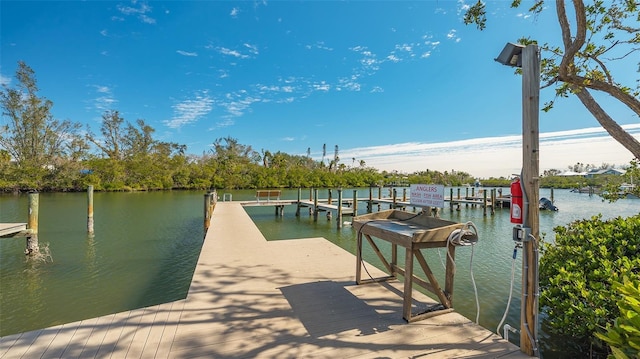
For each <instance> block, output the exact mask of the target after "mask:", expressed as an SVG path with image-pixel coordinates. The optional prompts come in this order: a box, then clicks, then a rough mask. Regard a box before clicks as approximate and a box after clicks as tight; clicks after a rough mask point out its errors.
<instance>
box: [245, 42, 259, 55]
mask: <svg viewBox="0 0 640 359" xmlns="http://www.w3.org/2000/svg"><path fill="white" fill-rule="evenodd" d="M244 47H246V48H247V49H249V52H250V53H252V54H254V55H258V54H259V52H258V47H257V46H255V45H251V44H244Z"/></svg>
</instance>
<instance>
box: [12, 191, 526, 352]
mask: <svg viewBox="0 0 640 359" xmlns="http://www.w3.org/2000/svg"><path fill="white" fill-rule="evenodd" d="M355 267H356V265H355V256H354V255H353V254H351V253H348V252H347V251H345V250H343V249H342V248H340V247H338V246H336V245H334V244H332V243H331V242H329V241H327V240H325V239H323V238H308V239H299V240H282V241H269V242H268V241H266V240H265V238H264V236H263V235H262V234H261V233H260V231H259V230H258V229H257V227H256V226H255V224H253V222H252V221H251V219H250V218H249V216H248V215H247V213H246V212H245V211H244V210H243V208H242V206H241V205H240V204H239V203H238V202H218V204H217V205H216V208H215V211H214V213H213V216H212V220H211V225H210V227H209V231H208V232H207V235H206V238H205V240H204V243H203V246H202V251H201V253H200V257H199V260H198V263H197V265H196V269H195V273H194V276H193V280H192V283H191V286H190V289H189V292H188V294H187V297H186V299H183V300H178V301H175V302H171V303H165V304H161V305H156V306H152V307H148V308H141V309H136V310H131V311H127V312H122V313H117V314H112V315H107V316H103V317H98V318H92V319H87V320H83V321H79V322H74V323H68V324H63V325H59V326H55V327H50V328H45V329H41V330H35V331H32V332H27V333H21V334H15V335H10V336H6V337H3V338H0V358H2V359H9V358H11V359H13V358H72V357H73V358H105V357H111V358H399V357H423V356H424V357H427V356H428V357H431V358H509V359H515V358H529V357H528V356H527V355H525V354H523V353H521V352H520V351H519V349H518V348H517V347H516V346H515V345H513V344H510V343H508V342H507V341H505V340H503V339H502V338H500V337H499V336H497V335H495V334H492V333H491V332H489V331H488V330H485V329H483V328H481V327H479V326H477V325H475V324H474V323H472V322H471V321H469V320H468V319H466V318H464V317H462V316H461V315H459V314H457V313H455V312H453V313H449V314H443V315H440V316H436V317H433V318H429V319H426V320H423V321H419V322H415V323H411V324H407V323H406V322H405V321H404V320H403V319H402V292H401V291H402V284H401V283H400V282H397V281H391V282H386V283H384V284H369V285H360V286H356V285H355V283H354V273H355ZM368 268H369V270H370V271H371V272H372V275H377V273H376V270H375V268H373V267H372V266H368ZM416 299H418V300H421V301H430V300H431V299H428V298H427V297H423V296H421V297H418V298H416Z"/></svg>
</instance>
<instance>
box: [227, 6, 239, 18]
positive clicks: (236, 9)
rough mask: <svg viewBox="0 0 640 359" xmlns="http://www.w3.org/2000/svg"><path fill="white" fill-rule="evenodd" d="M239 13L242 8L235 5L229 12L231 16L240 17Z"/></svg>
mask: <svg viewBox="0 0 640 359" xmlns="http://www.w3.org/2000/svg"><path fill="white" fill-rule="evenodd" d="M239 13H240V9H238V8H237V7H234V8H233V9H231V12H230V13H229V15H230V16H231V17H238V14H239Z"/></svg>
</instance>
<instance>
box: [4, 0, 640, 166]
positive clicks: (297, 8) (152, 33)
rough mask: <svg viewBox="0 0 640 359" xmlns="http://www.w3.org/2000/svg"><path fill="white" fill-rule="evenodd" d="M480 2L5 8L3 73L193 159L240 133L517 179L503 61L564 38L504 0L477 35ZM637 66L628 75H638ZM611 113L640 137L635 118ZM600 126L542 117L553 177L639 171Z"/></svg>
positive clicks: (70, 114)
mask: <svg viewBox="0 0 640 359" xmlns="http://www.w3.org/2000/svg"><path fill="white" fill-rule="evenodd" d="M470 3H471V2H470V1H468V2H466V3H465V2H464V1H443V0H440V1H302V2H299V1H296V2H294V1H171V2H161V1H151V2H142V1H134V2H128V1H85V2H76V1H45V2H35V1H2V2H1V3H0V6H1V19H0V20H1V56H0V57H1V66H0V75H1V81H2V82H3V83H5V84H9V86H11V81H15V80H14V79H13V75H14V73H15V69H16V66H17V62H18V61H19V60H23V61H25V62H26V63H27V64H28V65H29V66H31V67H32V68H33V69H34V71H35V73H36V77H37V80H38V84H39V87H40V93H39V94H40V96H44V97H46V98H48V99H50V100H51V101H53V103H54V106H53V114H54V116H55V117H56V118H60V119H69V120H72V121H76V122H82V123H84V124H86V125H88V126H90V127H91V129H92V130H93V132H95V133H99V126H100V118H101V115H102V114H103V113H104V111H106V110H112V109H113V110H118V111H120V112H121V114H122V116H123V117H124V118H125V119H126V120H127V121H129V122H132V123H134V122H135V121H136V120H137V119H144V120H145V121H146V122H147V123H148V124H150V125H151V126H153V127H154V128H155V129H156V137H157V138H158V139H160V140H164V141H172V142H177V143H180V144H185V145H187V147H188V152H189V153H193V154H202V153H203V151H208V150H209V148H210V147H209V146H210V144H211V143H213V142H214V141H215V140H216V139H217V138H223V137H227V136H230V137H233V138H236V139H237V140H238V141H239V143H241V144H245V145H251V146H252V147H253V148H254V149H255V150H258V151H261V150H269V151H271V152H276V151H283V152H287V153H290V154H300V155H304V154H306V152H307V148H310V149H311V155H312V157H314V158H316V159H320V158H321V157H322V147H323V144H326V146H327V157H332V156H333V151H334V147H335V146H336V145H338V146H339V156H340V158H341V162H342V163H345V164H347V165H352V164H354V163H355V164H356V165H357V163H359V161H360V160H364V161H365V163H366V164H367V165H368V166H373V167H377V168H379V169H383V170H398V171H401V172H413V171H417V170H424V169H433V170H441V171H444V170H452V169H455V170H462V171H466V172H469V173H471V174H473V175H476V176H479V177H489V176H508V175H509V174H511V173H517V172H519V168H520V167H521V155H520V151H521V150H520V148H521V147H520V140H519V138H520V137H519V136H520V134H521V132H522V129H521V123H522V120H521V78H520V77H519V76H516V75H514V74H513V70H512V69H510V68H507V67H504V66H501V65H499V64H498V63H496V62H495V61H494V60H493V59H494V58H495V57H496V56H497V55H498V54H499V53H500V51H501V50H502V48H503V46H504V44H505V43H506V42H509V41H512V42H515V41H516V40H517V39H518V38H520V37H522V36H531V37H533V38H536V39H538V40H539V41H540V42H550V43H555V44H558V41H559V40H560V30H559V27H558V25H557V21H556V20H555V11H554V10H553V9H550V10H548V11H545V12H543V14H541V15H539V16H537V17H533V16H529V15H528V14H526V13H525V12H524V9H510V8H509V3H510V1H499V2H489V3H488V4H487V9H488V11H489V24H488V25H489V26H488V29H487V30H485V31H478V30H477V29H476V28H475V27H474V26H465V25H464V24H463V22H462V15H463V13H464V10H465V6H466V5H467V4H470ZM625 66H627V67H625ZM633 66H634V64H633V63H631V64H626V65H625V64H621V65H620V66H618V68H616V69H615V70H618V73H621V74H623V75H622V76H620V75H618V76H619V77H621V78H622V79H624V78H625V76H624V75H627V76H628V75H631V78H637V72H636V70H637V69H635V68H634V67H633ZM635 66H637V64H635ZM629 85H634V83H629ZM552 98H553V89H545V90H543V91H542V94H541V103H542V102H544V101H547V100H550V99H552ZM603 106H604V107H605V108H606V109H607V110H609V112H610V114H611V115H612V117H613V118H615V119H616V120H617V121H618V122H619V123H620V124H622V125H626V126H627V128H628V130H629V131H631V132H632V133H634V135H635V136H636V137H639V138H640V121H639V120H638V118H637V116H635V115H633V114H632V113H631V111H628V110H626V109H625V108H623V107H622V106H620V105H617V104H615V103H614V102H613V101H609V100H606V99H605V100H603ZM597 127H598V123H597V122H596V120H595V119H593V118H592V117H591V115H590V114H589V113H588V112H587V111H586V110H585V109H584V108H583V107H582V105H581V104H580V103H579V102H578V101H577V100H576V99H574V98H569V99H562V100H560V101H558V102H557V106H556V108H555V109H554V110H553V111H551V112H550V113H542V114H541V116H540V131H541V154H540V168H541V172H542V171H543V170H544V169H550V168H557V169H566V167H567V166H568V165H571V164H574V163H576V162H583V163H592V164H595V165H600V164H601V163H603V162H606V163H613V164H619V165H622V164H627V163H628V162H629V161H630V160H631V158H632V155H631V154H630V153H629V152H627V151H626V150H624V148H622V146H621V145H619V144H617V143H615V142H613V141H612V140H610V139H608V137H607V136H606V135H605V134H604V133H603V132H602V131H599V130H598V129H597ZM354 159H355V161H354Z"/></svg>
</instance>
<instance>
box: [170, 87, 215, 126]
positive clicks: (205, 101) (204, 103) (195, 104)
mask: <svg viewBox="0 0 640 359" xmlns="http://www.w3.org/2000/svg"><path fill="white" fill-rule="evenodd" d="M171 107H172V108H173V113H174V115H173V118H172V119H171V120H166V121H164V124H165V125H167V126H168V127H170V128H180V127H182V126H184V125H187V124H190V123H193V122H196V121H198V120H199V119H200V118H202V117H204V116H206V115H207V114H209V112H211V110H212V109H213V99H212V98H211V97H210V96H209V94H208V92H207V91H202V92H200V93H196V94H195V96H194V98H193V99H187V100H184V101H182V102H179V103H177V104H175V105H173V106H171Z"/></svg>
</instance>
